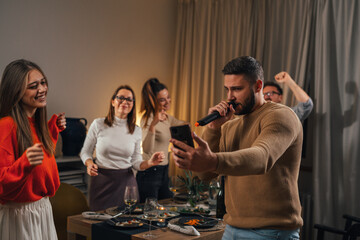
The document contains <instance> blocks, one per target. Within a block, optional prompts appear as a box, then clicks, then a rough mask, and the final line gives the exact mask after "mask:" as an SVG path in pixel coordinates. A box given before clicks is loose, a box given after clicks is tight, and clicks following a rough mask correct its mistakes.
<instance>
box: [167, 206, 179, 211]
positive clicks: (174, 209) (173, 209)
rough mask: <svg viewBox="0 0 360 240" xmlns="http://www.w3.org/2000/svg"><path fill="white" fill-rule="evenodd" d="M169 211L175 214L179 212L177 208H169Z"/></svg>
mask: <svg viewBox="0 0 360 240" xmlns="http://www.w3.org/2000/svg"><path fill="white" fill-rule="evenodd" d="M169 210H170V211H173V212H177V210H178V209H177V207H171V208H169Z"/></svg>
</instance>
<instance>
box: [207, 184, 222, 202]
mask: <svg viewBox="0 0 360 240" xmlns="http://www.w3.org/2000/svg"><path fill="white" fill-rule="evenodd" d="M219 191H220V182H219V180H218V179H213V180H211V182H210V184H209V199H208V201H209V208H210V209H215V208H216V197H217V195H218V193H219Z"/></svg>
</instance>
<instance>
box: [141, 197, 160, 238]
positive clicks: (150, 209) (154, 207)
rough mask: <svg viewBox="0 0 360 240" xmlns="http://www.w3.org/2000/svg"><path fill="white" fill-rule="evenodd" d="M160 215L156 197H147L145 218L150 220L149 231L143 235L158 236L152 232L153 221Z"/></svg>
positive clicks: (147, 236) (146, 236) (148, 236)
mask: <svg viewBox="0 0 360 240" xmlns="http://www.w3.org/2000/svg"><path fill="white" fill-rule="evenodd" d="M157 216H158V202H157V199H156V198H146V200H145V205H144V218H145V219H147V220H149V222H150V223H149V231H148V232H147V233H145V234H144V235H143V237H145V238H147V239H150V238H157V236H156V235H155V234H153V233H151V221H152V220H153V219H155V218H156V217H157Z"/></svg>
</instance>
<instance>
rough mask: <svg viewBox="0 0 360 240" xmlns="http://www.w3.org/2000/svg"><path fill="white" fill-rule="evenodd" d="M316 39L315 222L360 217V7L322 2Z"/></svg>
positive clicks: (336, 223)
mask: <svg viewBox="0 0 360 240" xmlns="http://www.w3.org/2000/svg"><path fill="white" fill-rule="evenodd" d="M316 8H317V11H316V36H315V100H316V101H315V102H316V103H315V126H314V129H315V134H314V135H315V136H314V138H315V139H314V196H315V198H314V199H315V202H314V209H315V222H318V223H323V224H327V225H330V226H338V227H343V225H344V220H343V219H342V218H341V216H342V214H344V213H348V214H353V215H357V216H360V184H359V183H360V142H359V140H360V139H359V136H360V126H359V119H360V113H359V112H360V111H359V86H360V68H359V66H360V47H359V42H360V32H359V30H360V18H359V13H360V4H359V1H357V0H352V1H350V0H347V1H337V0H318V1H317V6H316Z"/></svg>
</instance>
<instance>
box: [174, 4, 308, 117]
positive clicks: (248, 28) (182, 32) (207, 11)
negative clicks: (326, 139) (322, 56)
mask: <svg viewBox="0 0 360 240" xmlns="http://www.w3.org/2000/svg"><path fill="white" fill-rule="evenodd" d="M313 5H314V3H313V1H312V0H301V1H300V0H298V1H289V0H272V1H265V0H179V1H178V24H177V38H176V48H175V49H176V50H175V65H174V78H173V85H172V96H173V99H174V108H173V114H175V115H176V116H177V117H179V118H181V119H185V120H187V121H189V122H190V123H195V122H196V120H198V119H199V118H200V117H202V116H204V115H205V114H206V113H207V111H208V108H209V107H210V106H213V105H214V104H216V103H218V102H219V101H220V100H222V99H223V98H224V95H223V93H224V92H223V75H222V73H221V69H222V68H223V66H224V65H225V63H227V62H228V61H229V60H231V59H232V58H235V57H238V56H242V55H251V56H253V57H255V58H256V59H258V60H259V61H260V62H261V63H262V64H263V67H264V70H265V81H272V80H273V77H274V75H275V74H276V73H278V72H280V71H283V70H284V71H288V72H289V73H290V75H291V76H292V77H293V78H294V79H296V81H297V83H298V84H299V85H300V86H301V87H304V86H305V85H306V84H307V83H306V79H307V78H308V75H307V74H308V73H309V71H308V70H307V68H308V59H309V52H310V51H309V50H310V47H311V46H310V43H311V39H310V37H311V32H312V30H311V29H312V25H311V24H312V18H313V12H312V11H313ZM284 95H285V97H286V99H287V103H289V104H290V105H293V104H295V98H294V97H293V96H292V94H291V92H289V90H288V89H287V88H286V87H285V89H284ZM190 106H191V107H190Z"/></svg>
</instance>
